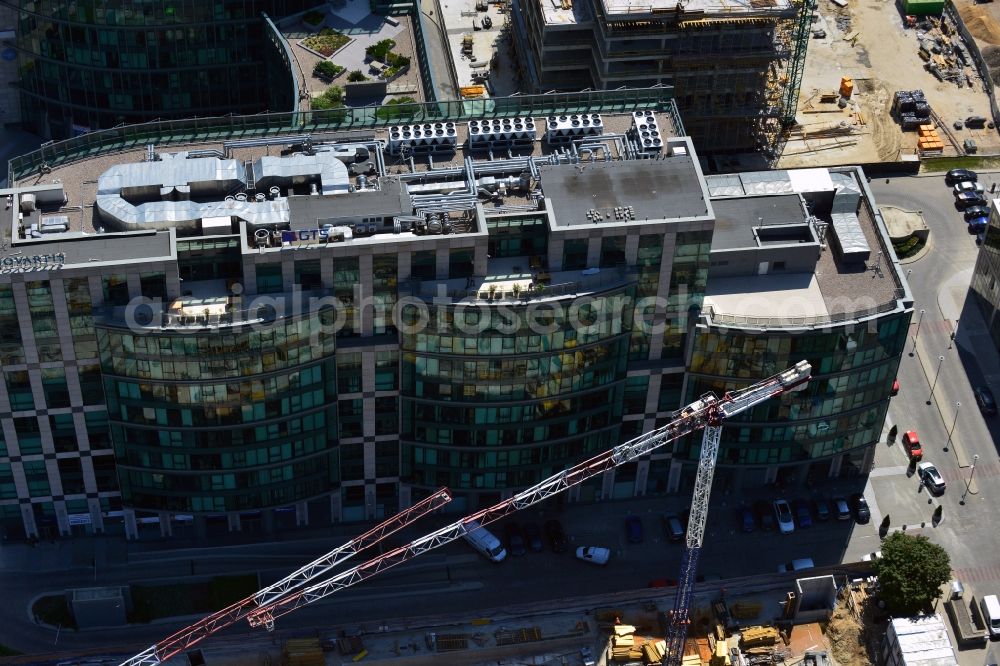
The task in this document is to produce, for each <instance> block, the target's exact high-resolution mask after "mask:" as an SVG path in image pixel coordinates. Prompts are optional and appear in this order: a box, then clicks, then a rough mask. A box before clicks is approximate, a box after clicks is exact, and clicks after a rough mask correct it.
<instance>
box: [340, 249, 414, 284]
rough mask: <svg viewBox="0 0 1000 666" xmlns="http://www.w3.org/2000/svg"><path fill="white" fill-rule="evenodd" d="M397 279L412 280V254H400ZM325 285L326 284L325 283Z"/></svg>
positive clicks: (397, 258) (397, 257)
mask: <svg viewBox="0 0 1000 666" xmlns="http://www.w3.org/2000/svg"><path fill="white" fill-rule="evenodd" d="M396 261H397V264H396V279H397V280H399V281H400V282H402V281H403V280H409V279H410V273H411V270H412V269H411V266H412V265H413V253H412V252H400V253H399V254H398V255H397V256H396ZM324 284H325V282H324Z"/></svg>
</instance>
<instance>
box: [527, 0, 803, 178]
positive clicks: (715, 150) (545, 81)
mask: <svg viewBox="0 0 1000 666" xmlns="http://www.w3.org/2000/svg"><path fill="white" fill-rule="evenodd" d="M512 4H513V11H512V12H511V17H512V19H511V27H512V30H511V32H512V36H513V43H514V46H515V49H516V51H517V54H518V60H519V66H520V68H521V72H520V74H521V78H522V85H523V86H524V87H525V88H526V89H528V90H530V91H531V92H545V91H550V90H564V91H573V90H583V89H587V88H600V89H617V88H621V87H631V88H646V87H650V86H656V85H666V86H674V88H675V98H676V101H677V105H678V107H679V109H680V111H681V113H682V114H683V117H684V124H685V127H686V128H687V130H688V131H689V133H690V135H691V137H692V138H693V139H694V142H695V146H696V147H697V149H698V152H699V154H700V155H701V156H702V157H709V156H717V155H732V154H739V153H747V152H761V153H763V154H764V156H765V157H767V158H770V157H772V156H773V154H774V153H775V149H776V147H777V146H778V144H779V142H780V135H781V129H782V127H783V126H784V125H786V124H788V123H790V122H792V121H793V120H794V117H795V107H796V104H797V100H798V91H799V83H800V81H801V78H802V70H803V66H804V64H805V55H806V47H807V45H808V40H809V26H810V23H811V16H812V13H813V7H814V3H813V2H812V0H804V1H803V0H512ZM709 166H710V167H711V166H712V165H711V164H709ZM719 166H724V165H719Z"/></svg>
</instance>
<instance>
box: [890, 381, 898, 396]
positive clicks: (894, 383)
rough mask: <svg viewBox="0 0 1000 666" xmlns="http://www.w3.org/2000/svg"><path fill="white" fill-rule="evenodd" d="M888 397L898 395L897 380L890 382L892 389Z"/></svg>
mask: <svg viewBox="0 0 1000 666" xmlns="http://www.w3.org/2000/svg"><path fill="white" fill-rule="evenodd" d="M889 395H899V380H898V379H893V380H892V389H891V390H890V391H889Z"/></svg>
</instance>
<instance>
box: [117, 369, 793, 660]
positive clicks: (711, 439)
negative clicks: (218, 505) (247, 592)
mask: <svg viewBox="0 0 1000 666" xmlns="http://www.w3.org/2000/svg"><path fill="white" fill-rule="evenodd" d="M810 372H811V367H810V366H809V364H808V363H807V362H806V361H800V362H799V363H797V364H796V365H795V366H794V367H792V368H789V369H788V370H785V371H784V372H782V373H779V374H777V375H774V376H772V377H769V378H767V379H765V380H763V381H760V382H758V383H756V384H753V385H752V386H749V387H747V388H745V389H742V390H739V391H731V392H728V393H726V394H725V395H724V396H723V397H722V398H721V399H720V398H717V397H716V396H715V395H714V394H713V393H706V394H705V395H703V396H702V397H701V398H699V399H698V400H696V401H695V402H693V403H691V404H689V405H687V406H686V407H684V408H682V409H680V410H678V411H677V412H675V413H674V415H673V419H672V420H671V421H670V423H668V424H666V425H664V426H662V427H660V428H657V429H655V430H652V431H650V432H648V433H645V434H643V435H640V436H639V437H636V438H635V439H632V440H630V441H628V442H625V443H624V444H619V445H618V446H616V447H614V448H612V449H609V450H608V451H605V452H603V453H601V454H598V455H596V456H594V457H593V458H590V459H589V460H585V461H584V462H581V463H579V464H577V465H574V466H573V467H570V468H569V469H566V470H563V471H561V472H558V473H556V474H554V475H552V476H550V477H549V478H547V479H545V480H544V481H542V482H541V483H538V484H536V485H534V486H532V487H530V488H528V489H526V490H522V491H520V492H518V493H516V494H515V495H514V496H513V497H511V498H510V499H507V500H504V501H502V502H499V503H497V504H495V505H493V506H491V507H488V508H485V509H482V510H480V511H477V512H476V513H473V514H471V515H468V516H466V517H464V518H462V519H460V520H457V521H455V522H454V523H451V524H450V525H447V526H445V527H443V528H440V529H438V530H435V531H434V532H431V533H430V534H426V535H424V536H422V537H420V538H418V539H416V540H414V541H412V542H410V543H408V544H406V545H405V546H401V547H399V548H396V549H395V550H392V551H390V552H388V553H386V554H384V555H381V556H380V557H376V558H373V559H371V560H368V561H367V562H364V563H362V564H360V565H357V566H355V567H353V568H351V569H348V570H346V571H343V572H341V573H339V574H335V575H333V576H332V577H330V578H328V579H326V580H320V581H319V582H316V581H317V580H319V579H321V578H323V576H325V575H326V574H327V573H329V572H330V571H331V570H332V569H333V568H334V567H335V566H336V565H338V564H340V563H341V562H343V561H344V560H346V559H347V558H348V557H351V556H353V555H354V554H356V553H357V552H359V551H360V550H361V549H362V548H367V547H369V546H371V545H374V544H375V543H377V542H378V541H380V540H381V539H383V538H385V537H386V536H388V535H390V534H392V533H394V532H396V531H398V530H399V529H401V528H402V527H404V526H406V525H408V524H409V523H411V522H413V521H414V520H416V519H417V518H419V517H420V516H422V515H425V514H426V513H429V512H430V511H433V510H434V509H436V508H439V507H440V506H443V505H444V504H445V503H447V502H448V501H450V500H451V496H450V495H449V493H448V491H447V490H446V489H443V488H442V489H440V490H438V491H437V492H436V493H434V494H433V495H431V496H430V497H428V498H427V499H425V500H423V501H421V502H420V503H418V504H416V505H414V506H413V507H411V508H410V509H406V510H404V511H402V512H400V513H399V514H397V515H396V516H394V517H393V518H390V519H389V520H387V521H385V522H384V523H382V524H380V525H378V526H376V527H375V528H373V529H372V530H370V531H368V532H366V533H365V534H363V535H361V536H360V537H357V538H356V539H353V540H352V541H350V542H348V543H347V544H344V546H341V547H340V548H338V549H335V550H333V551H331V552H330V553H327V554H326V555H324V556H322V557H320V558H319V559H317V560H315V561H313V562H311V563H310V564H308V565H306V566H304V567H302V568H300V569H299V570H297V571H295V572H293V573H292V574H290V575H289V576H287V577H285V578H284V579H282V580H281V581H278V582H277V583H275V584H273V585H270V586H268V587H266V588H264V589H262V590H260V591H258V592H256V593H255V594H253V595H252V596H250V597H248V598H247V599H244V600H243V601H241V602H237V603H236V604H234V605H232V606H230V607H228V608H226V609H223V610H221V611H218V612H216V613H214V614H212V615H210V616H208V617H206V618H204V619H203V620H201V621H199V622H197V623H195V624H194V625H191V626H190V627H187V628H186V629H182V630H181V631H179V632H177V633H175V634H173V635H172V636H170V637H168V638H166V639H164V640H163V641H160V642H159V643H157V644H156V645H153V646H152V647H150V648H148V649H147V650H145V651H144V652H142V653H140V654H138V655H136V656H135V657H132V658H131V659H129V660H127V661H125V662H123V663H122V664H121V666H155V665H156V664H160V663H162V662H163V661H166V660H167V659H169V658H170V657H172V656H174V655H176V654H178V653H179V652H180V651H182V650H183V649H186V648H187V647H190V646H191V645H193V644H195V643H197V642H199V641H201V640H203V639H204V638H207V637H208V636H209V635H211V634H212V633H214V632H216V631H219V630H220V629H223V628H225V627H228V626H230V625H232V624H234V623H235V622H237V621H239V620H241V619H244V618H245V619H246V620H247V621H248V622H249V624H250V625H251V626H254V627H259V626H264V627H266V628H267V629H268V630H271V629H273V628H274V621H275V619H277V618H278V617H281V616H283V615H286V614H288V613H290V612H292V611H294V610H296V609H298V608H301V607H302V606H305V605H307V604H311V603H314V602H316V601H319V600H321V599H324V598H326V597H328V596H330V595H331V594H334V593H336V592H338V591H340V590H342V589H345V588H347V587H351V586H352V585H356V584H357V583H360V582H362V581H364V580H367V579H368V578H371V577H372V576H375V575H377V574H379V573H381V572H383V571H385V570H387V569H390V568H392V567H395V566H397V565H399V564H402V563H403V562H406V561H408V560H411V559H413V558H414V557H417V556H418V555H421V554H423V553H426V552H428V551H430V550H433V549H435V548H439V547H441V546H443V545H445V544H447V543H451V542H452V541H455V540H456V539H460V538H462V537H463V536H465V535H466V534H468V531H469V530H468V527H467V526H468V524H469V523H470V522H472V521H477V522H478V523H479V524H481V525H487V524H489V523H492V522H494V521H496V520H499V519H501V518H503V517H504V516H507V515H509V514H511V513H514V512H516V511H520V510H521V509H524V508H527V507H529V506H532V505H535V504H538V503H539V502H542V501H544V500H546V499H548V498H550V497H552V496H554V495H557V494H559V493H561V492H563V491H564V490H566V489H567V488H570V487H572V486H575V485H577V484H580V483H582V482H583V481H586V480H587V479H589V478H592V477H594V476H597V475H598V474H602V473H604V472H606V471H608V470H611V469H614V468H616V467H618V466H619V465H623V464H625V463H628V462H632V461H633V460H636V459H638V458H641V457H642V456H644V455H647V454H649V453H651V452H652V451H655V450H656V449H658V448H660V447H662V446H664V445H666V444H669V443H671V442H673V441H676V440H677V439H679V438H681V437H683V436H685V435H688V434H691V433H693V432H696V431H697V430H701V429H703V428H704V429H705V436H704V439H703V442H702V449H701V454H700V458H699V462H698V472H697V476H696V479H695V490H694V497H693V499H692V507H691V515H690V519H689V522H688V531H687V548H686V549H685V553H684V559H683V562H682V570H681V577H680V580H679V583H678V587H677V596H676V597H675V601H674V611H673V615H672V620H671V624H670V631H669V635H668V637H667V647H668V653H667V657H666V658H667V660H668V662H667V663H668V664H669V665H671V666H672V665H673V664H679V663H680V661H681V657H682V653H683V648H684V640H685V638H686V635H687V618H688V611H689V608H690V603H691V596H692V593H693V591H694V583H695V575H696V572H697V566H698V555H699V552H700V550H701V545H702V539H703V537H704V532H705V521H706V518H707V516H708V499H709V495H710V493H711V488H712V477H713V474H714V471H715V462H716V458H717V456H718V450H719V439H720V436H721V423H722V421H723V420H724V419H726V418H729V417H731V416H734V415H736V414H739V413H740V412H742V411H744V410H747V409H750V408H751V407H754V406H755V405H758V404H760V403H762V402H764V401H765V400H768V399H769V398H772V397H774V396H777V395H781V394H782V393H784V392H786V391H796V390H801V389H803V388H805V385H806V383H807V382H808V381H809V375H810ZM310 583H311V584H310Z"/></svg>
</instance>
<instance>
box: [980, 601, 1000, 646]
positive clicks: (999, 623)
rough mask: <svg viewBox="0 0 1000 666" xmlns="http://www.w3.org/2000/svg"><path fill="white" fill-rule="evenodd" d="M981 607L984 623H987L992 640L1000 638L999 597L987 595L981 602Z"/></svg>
mask: <svg viewBox="0 0 1000 666" xmlns="http://www.w3.org/2000/svg"><path fill="white" fill-rule="evenodd" d="M980 606H981V607H982V609H983V622H985V623H986V629H987V630H988V631H989V632H990V638H998V637H1000V600H998V599H997V595H995V594H988V595H986V596H985V597H983V600H982V601H981V602H980Z"/></svg>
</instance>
